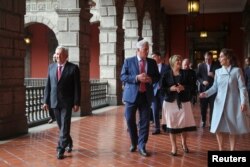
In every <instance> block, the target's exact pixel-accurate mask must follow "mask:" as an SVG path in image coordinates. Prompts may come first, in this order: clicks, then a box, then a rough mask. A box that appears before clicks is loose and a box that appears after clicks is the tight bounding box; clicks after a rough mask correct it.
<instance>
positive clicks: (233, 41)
mask: <svg viewBox="0 0 250 167" xmlns="http://www.w3.org/2000/svg"><path fill="white" fill-rule="evenodd" d="M167 17H168V20H167V22H168V30H169V32H167V34H168V35H167V39H166V40H167V41H168V43H167V48H166V51H167V52H166V59H167V58H168V57H169V56H171V55H173V54H180V55H182V56H183V57H188V55H189V41H188V38H187V36H186V30H187V27H188V26H190V25H192V28H193V31H200V30H201V29H202V28H203V27H204V28H205V29H206V30H207V31H217V32H218V31H220V30H222V29H223V28H225V27H227V29H228V34H227V37H226V42H225V47H227V48H231V49H233V50H234V51H235V54H236V56H237V59H238V61H239V65H243V60H244V55H243V39H244V32H243V31H242V30H241V29H240V27H241V25H242V13H217V14H205V15H198V16H196V17H190V16H188V15H168V16H167Z"/></svg>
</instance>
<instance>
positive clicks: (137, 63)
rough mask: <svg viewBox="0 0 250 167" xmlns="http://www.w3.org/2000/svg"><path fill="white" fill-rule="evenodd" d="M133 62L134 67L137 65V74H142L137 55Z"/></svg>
mask: <svg viewBox="0 0 250 167" xmlns="http://www.w3.org/2000/svg"><path fill="white" fill-rule="evenodd" d="M133 63H134V65H133V67H136V68H135V70H136V74H140V70H139V62H138V59H137V56H135V57H134V61H133Z"/></svg>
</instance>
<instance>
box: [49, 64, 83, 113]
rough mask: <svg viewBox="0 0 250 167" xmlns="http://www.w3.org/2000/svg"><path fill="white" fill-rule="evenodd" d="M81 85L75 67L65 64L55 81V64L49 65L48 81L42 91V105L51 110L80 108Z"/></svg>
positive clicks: (76, 67)
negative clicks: (46, 105)
mask: <svg viewBox="0 0 250 167" xmlns="http://www.w3.org/2000/svg"><path fill="white" fill-rule="evenodd" d="M80 98H81V84H80V71H79V68H78V66H77V65H75V64H73V63H70V62H67V63H66V64H65V66H64V69H63V71H62V75H61V78H60V80H59V81H57V63H53V64H50V65H49V70H48V80H47V84H46V86H45V91H44V103H46V104H48V105H49V106H50V107H51V108H56V107H64V108H72V107H73V106H74V105H78V106H80Z"/></svg>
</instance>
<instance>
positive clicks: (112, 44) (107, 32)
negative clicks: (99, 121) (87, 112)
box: [99, 0, 119, 105]
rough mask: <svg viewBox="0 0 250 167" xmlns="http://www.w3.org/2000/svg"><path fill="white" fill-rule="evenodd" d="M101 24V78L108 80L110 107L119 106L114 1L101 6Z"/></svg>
mask: <svg viewBox="0 0 250 167" xmlns="http://www.w3.org/2000/svg"><path fill="white" fill-rule="evenodd" d="M101 5H102V6H101V8H100V13H101V24H100V37H99V41H100V78H101V79H104V80H108V84H109V88H108V98H109V102H110V105H117V104H118V101H117V86H118V85H117V79H119V78H117V73H119V72H118V71H117V68H116V65H117V63H116V61H117V57H116V42H117V34H116V31H117V25H116V9H115V6H114V2H113V1H112V0H107V1H105V3H104V4H101Z"/></svg>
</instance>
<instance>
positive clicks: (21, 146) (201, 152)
mask: <svg viewBox="0 0 250 167" xmlns="http://www.w3.org/2000/svg"><path fill="white" fill-rule="evenodd" d="M194 113H195V119H196V121H197V125H199V124H200V123H199V112H198V107H197V104H196V106H195V107H194ZM72 121H73V122H72V128H71V135H72V138H73V141H74V148H73V152H72V153H70V154H68V153H66V154H65V155H66V157H65V158H64V159H63V160H57V158H56V150H55V148H56V145H57V138H58V129H57V127H56V124H55V123H53V124H52V125H51V124H48V125H44V126H40V127H37V128H32V129H30V131H29V134H28V135H25V136H22V137H19V138H16V139H13V140H10V141H0V167H10V166H11V167H57V166H58V167H123V166H132V167H144V166H145V167H146V166H148V167H152V166H154V167H155V166H159V167H162V166H168V167H203V166H207V151H208V150H217V142H216V138H215V136H214V135H213V134H211V133H209V131H208V128H204V129H203V128H198V130H197V131H196V132H192V133H190V134H189V140H188V145H189V149H190V150H191V152H190V153H188V154H185V153H183V151H182V150H181V147H180V137H179V136H178V138H177V141H178V146H179V148H178V156H176V157H173V156H171V155H170V154H169V153H170V151H171V146H170V140H169V136H168V135H167V134H160V135H155V136H152V135H151V133H150V136H149V141H148V144H147V150H148V151H149V152H150V154H151V156H150V157H147V158H145V157H141V156H140V155H139V154H138V153H137V152H134V153H130V152H129V146H130V141H129V136H128V133H127V127H126V123H125V121H124V107H123V106H118V107H107V108H105V109H102V110H99V111H98V112H97V111H95V113H94V114H93V115H92V116H88V117H83V118H73V120H72ZM152 126H153V125H151V130H152ZM226 146H228V144H227V145H226ZM236 148H237V150H250V135H243V136H241V137H240V138H239V139H238V142H237V145H236Z"/></svg>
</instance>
